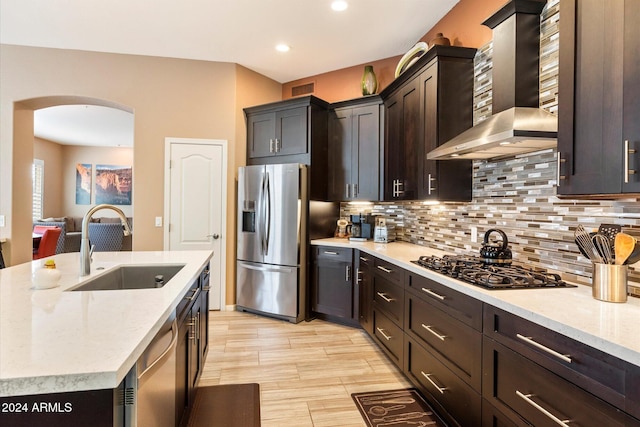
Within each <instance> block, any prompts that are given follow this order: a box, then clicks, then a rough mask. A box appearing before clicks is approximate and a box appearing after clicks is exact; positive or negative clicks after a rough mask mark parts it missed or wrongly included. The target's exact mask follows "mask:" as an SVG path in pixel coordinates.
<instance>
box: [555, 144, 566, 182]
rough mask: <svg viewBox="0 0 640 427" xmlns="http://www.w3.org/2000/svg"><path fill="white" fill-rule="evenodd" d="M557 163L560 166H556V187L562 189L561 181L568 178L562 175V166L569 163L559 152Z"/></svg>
mask: <svg viewBox="0 0 640 427" xmlns="http://www.w3.org/2000/svg"><path fill="white" fill-rule="evenodd" d="M557 162H558V164H557V165H556V169H557V170H556V185H557V186H558V187H560V181H562V180H563V179H565V178H566V176H565V175H562V174H561V173H560V170H561V168H562V164H563V163H566V162H567V159H563V158H562V153H561V152H559V151H558V158H557Z"/></svg>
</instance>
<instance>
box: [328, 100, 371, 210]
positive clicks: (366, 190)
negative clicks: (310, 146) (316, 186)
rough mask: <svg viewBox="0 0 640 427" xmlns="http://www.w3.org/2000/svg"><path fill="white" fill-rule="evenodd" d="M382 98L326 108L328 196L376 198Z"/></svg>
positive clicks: (342, 103) (336, 197)
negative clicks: (327, 113) (327, 123)
mask: <svg viewBox="0 0 640 427" xmlns="http://www.w3.org/2000/svg"><path fill="white" fill-rule="evenodd" d="M381 117H382V100H381V99H380V97H378V96H372V97H365V98H358V99H355V100H351V101H344V102H340V103H336V104H332V106H331V110H330V111H329V176H328V179H329V199H330V200H335V201H354V200H371V201H376V200H380V146H381V145H380V144H381V140H382V122H381V120H380V118H381Z"/></svg>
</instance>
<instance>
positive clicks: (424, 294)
mask: <svg viewBox="0 0 640 427" xmlns="http://www.w3.org/2000/svg"><path fill="white" fill-rule="evenodd" d="M407 287H408V289H410V290H411V291H412V292H413V293H414V294H415V295H418V296H420V297H421V298H422V299H424V300H426V301H429V302H430V303H432V304H434V305H435V306H436V307H438V308H440V309H442V310H444V311H445V312H447V313H449V314H450V315H452V316H453V317H455V318H456V319H458V320H460V321H461V322H463V323H466V324H467V325H469V326H471V327H472V328H474V329H476V330H478V331H482V302H481V301H479V300H477V299H475V298H471V297H469V296H467V295H464V294H462V293H460V292H458V291H454V290H453V289H451V288H449V287H447V286H445V285H442V284H440V283H438V282H436V281H434V280H431V279H427V278H426V277H423V276H420V275H417V274H409V280H408V283H407Z"/></svg>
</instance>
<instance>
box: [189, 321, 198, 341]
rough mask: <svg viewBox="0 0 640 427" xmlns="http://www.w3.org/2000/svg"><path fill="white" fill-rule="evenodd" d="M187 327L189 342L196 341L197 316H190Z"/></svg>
mask: <svg viewBox="0 0 640 427" xmlns="http://www.w3.org/2000/svg"><path fill="white" fill-rule="evenodd" d="M187 325H189V339H190V340H195V339H197V338H198V337H197V333H198V332H197V331H198V328H197V325H198V317H197V316H191V321H190V322H189V323H187Z"/></svg>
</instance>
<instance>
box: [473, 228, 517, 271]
mask: <svg viewBox="0 0 640 427" xmlns="http://www.w3.org/2000/svg"><path fill="white" fill-rule="evenodd" d="M493 232H496V233H498V234H500V237H502V242H501V243H500V242H495V243H489V236H490V235H491V233H493ZM480 257H481V258H482V261H483V262H484V263H486V264H511V258H512V257H511V249H509V240H507V235H506V234H505V233H504V231H502V230H498V229H497V228H492V229H491V230H489V231H487V232H486V233H485V234H484V242H483V243H482V248H480Z"/></svg>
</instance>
